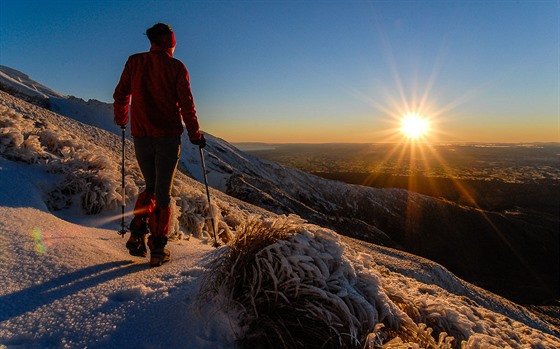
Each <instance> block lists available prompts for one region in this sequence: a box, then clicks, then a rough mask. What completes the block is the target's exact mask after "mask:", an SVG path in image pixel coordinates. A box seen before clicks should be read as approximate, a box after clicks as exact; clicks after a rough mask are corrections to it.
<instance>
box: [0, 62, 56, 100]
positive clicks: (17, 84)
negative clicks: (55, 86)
mask: <svg viewBox="0 0 560 349" xmlns="http://www.w3.org/2000/svg"><path fill="white" fill-rule="evenodd" d="M0 84H3V85H5V86H8V87H10V88H12V89H14V90H18V91H20V92H21V93H23V94H26V95H28V96H33V97H39V98H66V96H65V95H63V94H61V93H58V92H56V91H53V90H51V89H50V88H48V87H46V86H43V85H41V84H40V83H38V82H36V81H34V80H32V79H31V78H30V77H29V76H27V75H25V74H23V73H22V72H20V71H17V70H15V69H12V68H9V67H6V66H3V65H0Z"/></svg>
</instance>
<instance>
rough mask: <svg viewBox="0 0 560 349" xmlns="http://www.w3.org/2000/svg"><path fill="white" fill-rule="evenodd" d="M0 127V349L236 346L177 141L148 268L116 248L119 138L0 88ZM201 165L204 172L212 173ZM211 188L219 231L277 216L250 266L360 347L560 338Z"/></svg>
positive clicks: (237, 329) (221, 149)
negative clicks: (300, 293) (213, 288)
mask: <svg viewBox="0 0 560 349" xmlns="http://www.w3.org/2000/svg"><path fill="white" fill-rule="evenodd" d="M0 126H1V127H2V129H1V131H0V155H1V156H0V193H1V196H0V246H1V250H0V279H1V280H2V282H1V283H0V348H35V347H38V348H84V347H88V348H195V349H196V348H202V349H204V348H234V347H235V345H236V340H239V339H242V338H243V336H244V331H246V328H245V327H243V326H241V323H240V319H239V314H240V313H239V312H238V311H236V310H234V309H233V308H230V307H225V306H223V305H224V304H225V303H228V302H231V300H228V299H226V298H225V296H224V295H223V294H218V295H216V296H217V297H216V299H214V300H213V301H208V299H207V297H206V298H201V297H199V290H200V289H201V286H202V285H203V281H204V280H205V278H206V276H207V275H209V273H211V272H212V270H210V269H209V268H210V266H211V265H212V264H210V262H211V261H213V260H214V259H215V258H216V257H218V256H221V255H222V253H223V252H224V251H226V250H227V249H228V248H229V247H228V246H222V247H220V248H219V249H217V250H216V249H214V248H213V247H212V243H211V242H212V240H211V229H209V228H210V227H209V224H210V223H209V222H210V218H211V217H210V213H209V209H208V203H207V202H206V197H205V191H204V186H203V184H201V183H200V182H197V181H195V180H193V179H192V178H189V177H188V176H186V175H185V173H184V172H186V173H190V174H191V175H194V174H196V175H194V176H195V178H198V177H199V176H200V175H201V174H202V172H200V169H199V166H197V165H198V163H197V162H196V158H197V156H198V155H199V154H198V153H197V152H196V151H194V148H192V147H189V146H187V147H186V148H185V149H184V151H183V152H184V153H187V154H189V155H188V157H185V158H184V159H185V162H184V163H183V170H184V171H181V172H179V173H178V175H177V178H176V181H175V183H174V192H173V200H172V201H173V204H174V205H173V207H174V211H173V218H172V219H173V222H172V226H173V227H174V228H173V237H174V239H173V241H171V242H170V243H169V245H168V246H169V249H170V250H171V253H172V261H171V262H170V263H168V264H166V265H165V266H163V267H160V268H149V266H148V263H147V260H146V259H142V258H136V257H131V256H130V255H128V253H127V251H126V249H125V248H124V243H125V241H126V239H122V238H121V237H119V236H118V235H117V233H116V231H117V230H118V229H119V228H120V203H121V200H122V197H121V195H120V168H119V166H120V154H119V151H120V139H119V136H118V135H115V134H112V133H109V132H105V131H103V130H101V129H97V128H95V127H92V126H88V125H85V124H83V123H80V122H77V121H75V120H72V119H69V118H66V117H63V116H61V115H58V114H55V113H53V112H50V111H47V110H44V109H42V108H39V107H36V106H33V105H30V104H28V103H26V102H23V101H21V100H19V99H17V98H14V97H12V96H9V95H8V94H6V93H3V92H0ZM208 138H209V139H210V141H211V145H210V146H209V147H210V150H211V151H209V154H210V153H212V154H218V153H219V154H220V155H219V156H217V155H215V159H214V158H213V160H212V161H211V165H212V168H215V167H218V166H220V162H219V159H223V158H225V157H235V158H246V159H248V165H247V166H249V164H250V163H251V161H252V160H251V158H250V157H246V156H245V155H244V154H243V153H242V152H241V151H239V150H236V149H234V148H233V147H231V146H229V145H228V144H227V143H226V142H223V141H221V140H220V139H218V138H216V137H212V136H209V137H208ZM126 147H127V163H126V168H127V177H126V183H127V198H126V199H127V211H126V215H127V216H126V219H127V221H128V220H130V205H131V203H133V202H134V199H135V196H136V195H137V194H138V193H139V192H140V190H141V186H142V180H141V176H140V174H139V170H138V168H137V165H136V164H135V161H134V158H133V156H132V154H133V153H132V149H131V143H130V141H127V143H126ZM271 166H272V165H271ZM274 166H278V165H274ZM209 169H210V173H209V175H210V176H215V177H214V180H220V177H221V176H223V172H218V173H214V172H213V171H212V169H211V168H210V166H209ZM197 171H199V172H197ZM263 171H264V170H263ZM277 171H280V169H279V168H278V169H277ZM267 175H268V176H272V174H270V173H269V174H267ZM211 195H212V200H213V202H212V204H213V205H214V207H213V210H212V211H213V213H214V217H213V218H214V219H215V221H216V222H217V225H218V230H219V232H220V233H219V235H220V238H221V239H223V240H227V239H230V238H231V237H232V236H234V235H235V234H236V232H237V229H239V227H240V226H242V225H243V223H245V222H248V221H250V220H257V221H263V222H275V221H282V220H286V219H288V220H289V221H290V224H293V225H294V227H295V228H296V229H297V231H298V232H299V233H298V234H296V235H294V236H293V237H291V238H290V239H287V240H281V241H278V242H276V243H274V244H272V245H269V246H268V247H266V248H265V249H264V250H263V251H262V253H259V254H261V255H262V256H264V257H263V258H267V259H266V260H265V259H263V260H262V261H261V262H262V263H263V264H262V265H263V266H265V265H266V266H267V268H268V270H273V271H277V272H276V273H273V274H272V277H273V279H274V280H277V281H278V285H281V284H282V282H283V281H282V280H284V281H286V280H290V282H292V281H293V282H296V281H295V280H298V282H302V285H304V284H303V283H304V282H307V283H309V284H310V285H312V287H308V288H307V289H306V290H307V291H308V292H315V293H314V295H320V298H322V299H325V300H328V302H327V303H328V304H331V305H333V307H334V308H335V309H338V310H339V311H341V312H342V313H337V314H334V313H328V311H329V310H328V309H327V310H325V309H323V310H322V311H325V316H331V315H332V318H337V317H339V316H340V317H343V318H347V319H349V321H350V323H352V325H351V326H350V328H349V329H348V333H351V335H352V336H353V338H354V340H355V341H357V340H358V332H359V330H360V328H361V327H362V326H365V327H367V328H368V329H369V331H370V334H369V335H368V337H367V341H366V343H365V344H369V345H370V347H371V348H373V346H374V345H383V347H384V348H412V347H418V345H417V344H414V343H412V344H411V343H410V342H407V341H411V338H424V337H426V336H428V337H429V335H430V333H432V331H436V332H437V333H439V332H442V333H443V334H439V336H438V337H437V338H435V339H432V340H433V341H434V343H436V347H438V348H448V347H449V344H448V342H447V341H448V340H449V338H450V336H455V337H456V338H458V339H462V340H463V342H462V344H460V346H458V347H460V348H508V347H511V348H558V347H560V339H559V337H558V336H559V334H560V332H559V329H558V328H556V327H554V326H553V325H551V324H549V323H547V322H545V321H543V320H541V319H539V318H538V317H537V316H536V315H534V314H533V313H531V312H530V311H528V310H527V309H525V308H523V307H521V306H519V305H516V304H514V303H511V302H509V301H507V300H505V299H503V298H501V297H499V296H496V295H494V294H491V293H490V292H487V291H485V290H482V289H480V288H478V287H475V286H473V285H470V284H468V283H467V282H465V281H463V280H461V279H459V278H457V277H456V276H454V275H453V274H451V273H450V272H449V271H447V270H446V269H445V268H443V267H441V266H440V265H438V264H436V263H433V262H431V261H428V260H426V259H423V258H420V257H417V256H413V255H410V254H407V253H404V252H399V251H396V250H393V249H389V248H384V247H380V246H376V245H371V244H368V243H365V242H361V241H357V240H352V239H349V238H344V237H341V236H339V235H338V234H336V233H335V232H333V231H331V230H329V229H325V228H322V227H319V226H316V225H312V224H307V223H305V222H304V221H303V220H301V219H298V218H297V217H288V218H286V217H279V216H277V215H275V214H273V213H270V212H267V211H265V210H263V209H261V208H259V207H255V206H252V205H249V204H246V203H243V202H241V201H239V200H236V199H234V198H231V197H229V196H227V195H225V194H223V193H221V192H220V191H219V190H215V189H213V190H211ZM309 195H311V193H309ZM86 213H89V214H86ZM266 256H269V257H266ZM272 256H275V257H272ZM275 263H279V264H275ZM287 276H289V278H288V279H283V278H286V277H287ZM295 276H297V277H295ZM305 287H307V286H305ZM296 289H297V288H296ZM300 290H301V289H300ZM279 291H283V290H282V289H279ZM286 292H287V291H286ZM314 297H315V296H314ZM317 309H318V308H317ZM317 311H319V310H317ZM341 314H342V315H341ZM381 322H383V323H381ZM364 324H365V325H364ZM389 325H391V326H395V327H396V328H399V327H400V329H401V330H402V331H404V332H403V333H405V332H406V333H407V334H408V336H404V335H401V336H397V337H396V338H393V339H392V340H391V341H390V342H388V338H386V332H384V331H383V328H382V327H383V326H389ZM436 332H433V333H436ZM430 338H431V337H430ZM446 338H447V339H446ZM407 343H408V344H407ZM361 344H362V345H363V344H364V343H361Z"/></svg>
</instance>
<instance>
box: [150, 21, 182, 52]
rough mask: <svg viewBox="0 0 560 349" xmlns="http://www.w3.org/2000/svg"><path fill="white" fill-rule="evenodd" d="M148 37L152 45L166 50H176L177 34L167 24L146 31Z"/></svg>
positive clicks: (157, 25)
mask: <svg viewBox="0 0 560 349" xmlns="http://www.w3.org/2000/svg"><path fill="white" fill-rule="evenodd" d="M146 35H147V36H148V39H150V42H151V43H152V44H155V45H157V46H159V47H161V48H165V49H172V48H175V45H176V41H175V34H174V33H173V30H172V29H171V27H170V26H169V25H167V24H164V23H157V24H156V25H154V26H153V27H151V28H149V29H148V30H146Z"/></svg>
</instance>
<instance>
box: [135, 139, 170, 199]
mask: <svg viewBox="0 0 560 349" xmlns="http://www.w3.org/2000/svg"><path fill="white" fill-rule="evenodd" d="M134 152H135V153H136V160H137V161H138V165H139V166H140V170H141V171H142V175H143V176H144V181H145V182H146V191H147V192H151V193H155V194H156V206H158V207H161V208H166V207H169V203H170V201H171V188H172V185H173V178H174V177H175V172H176V170H177V163H178V162H179V155H180V154H181V137H179V136H178V137H157V138H156V137H135V138H134Z"/></svg>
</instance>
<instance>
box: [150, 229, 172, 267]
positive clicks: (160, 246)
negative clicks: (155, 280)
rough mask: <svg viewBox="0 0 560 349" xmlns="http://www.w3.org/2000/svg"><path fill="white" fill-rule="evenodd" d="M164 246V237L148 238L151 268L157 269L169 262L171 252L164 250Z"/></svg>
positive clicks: (165, 239)
mask: <svg viewBox="0 0 560 349" xmlns="http://www.w3.org/2000/svg"><path fill="white" fill-rule="evenodd" d="M166 244H167V238H166V237H158V236H150V237H149V238H148V246H149V247H150V266H151V267H159V266H161V265H163V264H164V263H167V262H169V261H170V260H171V252H169V250H168V249H166V248H165V245H166Z"/></svg>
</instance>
